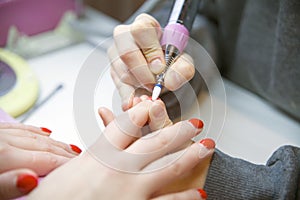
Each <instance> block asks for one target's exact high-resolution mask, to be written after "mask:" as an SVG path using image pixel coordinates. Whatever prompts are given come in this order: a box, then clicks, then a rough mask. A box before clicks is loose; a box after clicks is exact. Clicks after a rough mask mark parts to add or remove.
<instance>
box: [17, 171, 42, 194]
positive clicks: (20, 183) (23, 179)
mask: <svg viewBox="0 0 300 200" xmlns="http://www.w3.org/2000/svg"><path fill="white" fill-rule="evenodd" d="M37 185H38V180H37V177H35V176H33V175H30V174H22V175H19V176H18V179H17V188H18V189H19V190H20V192H22V193H28V192H30V191H31V190H33V189H34V188H35V187H36V186H37Z"/></svg>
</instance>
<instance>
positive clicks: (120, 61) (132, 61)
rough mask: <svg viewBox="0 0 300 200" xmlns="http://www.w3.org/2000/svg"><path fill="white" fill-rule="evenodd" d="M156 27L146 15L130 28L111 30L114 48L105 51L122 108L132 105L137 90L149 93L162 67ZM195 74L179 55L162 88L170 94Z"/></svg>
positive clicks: (140, 17)
mask: <svg viewBox="0 0 300 200" xmlns="http://www.w3.org/2000/svg"><path fill="white" fill-rule="evenodd" d="M161 35H162V30H161V27H160V24H159V23H158V22H157V21H156V20H155V19H154V18H153V17H152V16H150V15H147V14H141V15H139V16H138V17H137V18H136V19H135V21H134V22H133V23H132V24H130V25H119V26H117V27H116V28H115V30H114V45H113V46H112V47H111V48H110V49H109V50H108V55H109V58H110V62H111V76H112V78H113V80H114V83H115V85H116V87H117V89H118V91H119V94H120V96H121V99H122V108H123V110H127V109H129V108H131V107H132V105H133V98H134V96H135V92H136V89H137V88H145V89H146V90H148V91H150V92H151V91H152V89H153V87H154V84H155V76H156V75H157V74H159V73H161V72H162V71H163V69H164V66H165V61H164V54H163V50H162V47H161V45H160V37H161ZM194 73H195V69H194V66H193V61H192V59H191V57H190V56H188V55H187V54H183V55H181V56H180V57H179V58H178V59H177V60H176V62H175V63H174V64H173V65H172V66H171V67H170V69H169V70H168V71H167V74H166V76H165V82H164V87H165V88H166V89H168V90H171V91H174V90H177V89H179V88H180V87H181V86H182V85H183V84H184V83H186V82H187V81H189V80H190V79H191V78H192V77H193V76H194Z"/></svg>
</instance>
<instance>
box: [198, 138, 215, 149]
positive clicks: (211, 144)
mask: <svg viewBox="0 0 300 200" xmlns="http://www.w3.org/2000/svg"><path fill="white" fill-rule="evenodd" d="M200 143H201V144H203V145H204V146H205V147H206V148H207V149H213V148H215V146H216V143H215V141H213V140H212V139H210V138H205V139H203V140H201V141H200Z"/></svg>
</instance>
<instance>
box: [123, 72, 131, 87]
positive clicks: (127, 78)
mask: <svg viewBox="0 0 300 200" xmlns="http://www.w3.org/2000/svg"><path fill="white" fill-rule="evenodd" d="M121 81H122V82H123V83H126V84H130V85H131V83H132V77H131V75H130V74H129V73H125V74H123V75H122V77H121Z"/></svg>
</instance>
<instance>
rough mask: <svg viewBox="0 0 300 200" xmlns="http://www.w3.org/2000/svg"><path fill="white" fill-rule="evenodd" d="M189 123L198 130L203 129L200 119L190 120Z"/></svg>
mask: <svg viewBox="0 0 300 200" xmlns="http://www.w3.org/2000/svg"><path fill="white" fill-rule="evenodd" d="M189 122H190V123H191V124H192V125H193V126H194V127H195V128H197V129H201V128H203V122H202V121H201V120H200V119H196V118H193V119H190V120H189Z"/></svg>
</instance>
